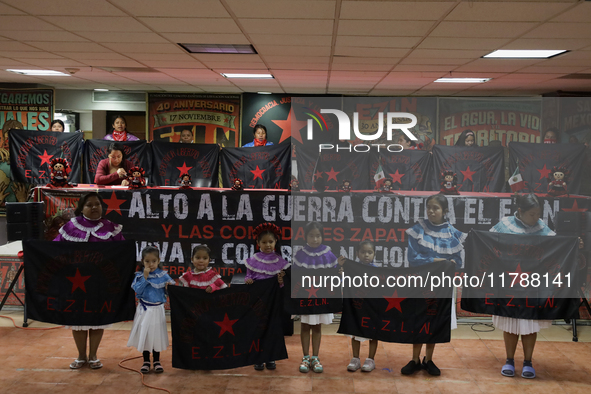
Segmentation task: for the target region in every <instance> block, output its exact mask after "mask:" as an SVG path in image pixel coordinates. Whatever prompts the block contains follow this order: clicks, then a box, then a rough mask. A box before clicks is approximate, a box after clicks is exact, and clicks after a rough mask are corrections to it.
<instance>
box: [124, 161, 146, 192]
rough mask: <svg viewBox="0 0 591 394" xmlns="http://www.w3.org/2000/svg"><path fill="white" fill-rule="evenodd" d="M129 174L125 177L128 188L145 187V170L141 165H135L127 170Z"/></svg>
mask: <svg viewBox="0 0 591 394" xmlns="http://www.w3.org/2000/svg"><path fill="white" fill-rule="evenodd" d="M129 173H130V174H131V175H130V176H128V177H127V181H128V182H129V188H130V189H139V188H141V187H146V180H145V179H144V175H145V171H144V169H143V168H142V167H139V166H135V167H131V169H130V170H129Z"/></svg>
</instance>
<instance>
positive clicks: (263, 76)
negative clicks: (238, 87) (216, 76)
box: [220, 73, 275, 79]
mask: <svg viewBox="0 0 591 394" xmlns="http://www.w3.org/2000/svg"><path fill="white" fill-rule="evenodd" d="M220 75H221V76H222V77H224V78H252V79H273V78H275V77H273V75H271V74H229V73H221V74H220Z"/></svg>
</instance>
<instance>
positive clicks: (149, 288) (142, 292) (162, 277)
mask: <svg viewBox="0 0 591 394" xmlns="http://www.w3.org/2000/svg"><path fill="white" fill-rule="evenodd" d="M167 283H170V284H171V285H174V284H175V282H174V280H173V279H172V278H171V277H170V276H169V275H168V273H167V272H166V271H163V270H161V269H160V268H157V269H156V270H155V271H154V272H150V273H149V274H148V279H146V278H144V273H143V272H136V273H135V278H134V279H133V282H132V284H131V288H132V289H133V290H134V291H135V294H136V295H137V298H139V299H142V300H144V301H146V302H150V303H161V302H166V284H167Z"/></svg>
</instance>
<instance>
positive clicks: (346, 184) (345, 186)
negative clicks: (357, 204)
mask: <svg viewBox="0 0 591 394" xmlns="http://www.w3.org/2000/svg"><path fill="white" fill-rule="evenodd" d="M339 191H340V192H350V191H351V181H350V180H348V179H345V180H344V181H343V182H342V183H341V186H339Z"/></svg>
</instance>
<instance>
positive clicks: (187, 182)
mask: <svg viewBox="0 0 591 394" xmlns="http://www.w3.org/2000/svg"><path fill="white" fill-rule="evenodd" d="M179 183H180V184H181V189H190V188H191V184H192V179H191V175H189V174H186V173H185V174H181V178H180V179H179Z"/></svg>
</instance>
